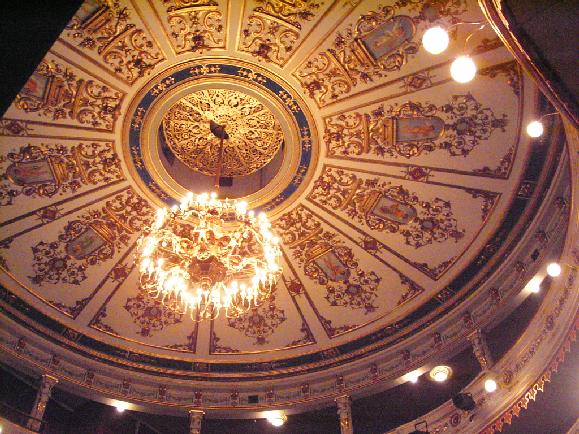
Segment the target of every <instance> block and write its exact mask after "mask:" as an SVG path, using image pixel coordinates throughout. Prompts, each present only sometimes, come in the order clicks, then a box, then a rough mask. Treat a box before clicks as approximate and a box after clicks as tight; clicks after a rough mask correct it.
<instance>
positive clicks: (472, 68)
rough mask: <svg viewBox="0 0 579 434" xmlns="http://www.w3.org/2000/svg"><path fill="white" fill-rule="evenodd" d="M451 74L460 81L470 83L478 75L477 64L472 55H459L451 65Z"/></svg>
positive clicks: (455, 79)
mask: <svg viewBox="0 0 579 434" xmlns="http://www.w3.org/2000/svg"><path fill="white" fill-rule="evenodd" d="M450 75H451V77H452V79H453V80H454V81H456V82H458V83H468V82H469V81H472V79H473V78H474V76H475V75H476V65H475V63H474V60H472V58H471V57H470V56H459V57H457V58H456V59H454V62H452V64H451V65H450Z"/></svg>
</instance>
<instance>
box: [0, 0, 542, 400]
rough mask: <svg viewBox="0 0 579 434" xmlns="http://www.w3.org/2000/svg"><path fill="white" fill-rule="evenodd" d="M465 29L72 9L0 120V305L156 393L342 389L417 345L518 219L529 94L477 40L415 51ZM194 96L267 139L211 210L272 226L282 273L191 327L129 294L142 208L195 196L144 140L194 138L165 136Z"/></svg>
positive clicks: (356, 19)
mask: <svg viewBox="0 0 579 434" xmlns="http://www.w3.org/2000/svg"><path fill="white" fill-rule="evenodd" d="M480 19H482V14H481V13H480V10H479V8H478V5H477V2H476V1H474V0H472V1H471V0H469V1H466V0H458V1H457V0H453V1H438V2H431V3H423V2H416V1H396V2H394V1H391V2H382V3H380V2H376V1H353V0H350V1H346V0H336V1H329V0H328V1H324V2H318V1H310V0H304V1H282V0H255V1H253V0H251V1H250V0H248V1H244V2H237V1H233V0H230V1H226V0H219V1H214V0H148V1H131V0H115V1H112V2H107V5H105V4H104V3H102V2H96V1H93V0H89V1H87V2H85V4H84V5H83V6H82V8H81V9H80V10H79V12H78V13H77V14H76V16H75V17H74V18H73V19H72V21H71V22H70V23H69V25H68V26H67V27H66V28H65V30H64V31H63V33H62V34H61V36H60V38H59V40H58V41H57V42H56V43H55V45H54V46H53V47H52V49H51V50H50V51H49V52H48V53H47V54H46V56H45V58H44V60H43V61H42V63H41V64H40V65H39V66H38V68H37V69H36V71H35V72H34V74H33V75H32V76H31V77H30V79H29V81H28V82H27V83H26V85H25V86H24V88H23V89H22V90H21V91H20V93H19V94H18V96H17V97H16V99H15V101H14V102H13V104H12V105H11V107H10V108H9V110H8V111H7V113H6V114H5V116H4V118H2V119H1V120H0V173H1V178H0V210H1V217H0V265H1V267H2V269H3V270H4V275H3V276H2V282H3V284H4V285H5V286H6V288H7V290H8V291H10V293H12V294H14V296H16V297H20V298H22V299H24V300H26V302H27V303H30V304H31V306H33V307H34V309H37V311H38V312H39V315H40V314H43V315H47V316H48V317H50V318H51V319H52V320H54V321H55V322H56V323H58V324H62V326H63V327H66V328H67V329H68V330H71V332H70V333H71V334H74V336H76V338H77V340H76V341H75V345H78V346H80V345H81V343H82V345H86V346H87V348H88V347H90V348H92V349H91V350H90V351H92V353H91V354H92V356H94V357H95V358H96V357H97V355H99V354H101V353H103V354H104V353H105V352H106V353H107V354H108V355H106V356H103V360H107V361H110V360H111V358H113V357H117V358H119V357H120V356H119V354H124V353H126V352H128V351H130V352H132V353H133V354H138V357H137V356H135V357H137V358H138V360H139V363H141V364H142V366H141V368H142V369H143V370H144V371H147V369H149V367H148V365H147V363H150V364H151V366H153V365H155V367H154V368H151V371H154V373H155V375H164V373H166V371H168V370H171V369H173V368H174V369H175V370H178V371H179V372H182V371H186V370H187V369H196V368H191V367H192V366H198V365H195V363H199V364H200V365H199V366H201V365H202V366H203V370H204V371H203V370H202V371H203V372H211V373H212V376H211V375H207V376H206V380H207V381H213V380H215V381H221V379H219V378H217V379H215V377H218V376H219V373H220V372H228V375H230V376H231V377H235V376H236V375H237V373H238V372H242V371H243V372H244V373H243V375H241V374H239V377H235V378H236V380H240V381H242V380H243V381H246V380H252V379H253V378H254V376H255V378H257V377H259V376H260V375H270V370H271V369H274V368H276V367H279V366H283V369H287V371H283V370H280V371H276V372H275V375H281V376H283V375H286V373H287V372H290V371H292V370H293V371H295V372H301V371H302V370H303V371H304V372H310V370H317V369H321V368H320V366H321V365H322V364H328V365H330V364H331V365H332V366H333V367H335V368H336V369H338V368H337V367H339V366H341V365H342V363H347V362H348V360H350V361H351V360H353V359H354V358H356V357H358V355H359V354H363V353H364V351H366V350H365V349H366V348H367V352H368V354H369V353H370V352H372V351H374V350H375V348H376V347H378V346H380V345H383V346H382V347H380V348H382V350H384V351H386V350H387V349H388V348H389V347H390V342H394V341H396V342H402V341H403V339H406V338H408V339H414V338H415V339H418V338H419V337H420V336H422V335H420V333H427V332H425V331H416V332H414V330H423V328H424V327H427V326H428V325H429V324H433V323H434V322H435V321H439V323H440V322H444V321H446V318H447V316H446V314H447V313H451V312H452V309H454V308H456V306H458V305H459V304H460V303H462V301H464V300H463V298H460V297H459V296H457V294H459V293H461V294H462V292H461V291H462V287H460V288H455V287H453V286H452V284H453V283H452V282H454V281H455V280H456V281H460V282H462V283H461V285H462V284H464V291H466V290H467V288H468V289H469V290H470V288H471V287H470V283H471V279H472V277H473V276H474V274H475V272H474V271H473V270H474V269H477V270H478V268H477V267H478V265H477V264H483V263H486V262H487V261H488V260H489V257H490V256H492V255H491V254H489V255H487V256H485V257H484V258H483V259H484V260H481V259H480V255H481V253H480V252H481V249H483V248H487V247H488V245H489V244H492V243H495V244H496V241H494V240H496V238H497V233H496V231H497V229H498V228H499V227H503V226H502V225H504V224H505V221H506V219H507V216H510V215H511V214H510V213H514V214H515V215H520V213H521V212H522V207H523V205H521V204H520V203H519V202H517V201H516V200H514V199H515V197H520V196H521V191H522V190H521V189H520V185H521V182H522V180H523V178H524V173H525V170H526V169H527V162H528V160H529V158H530V155H531V152H532V151H533V148H532V143H531V142H530V140H529V139H527V138H526V137H525V136H523V135H522V134H521V124H522V122H523V121H524V120H527V119H528V118H530V116H531V115H532V114H534V113H536V111H537V110H538V97H537V90H536V88H535V86H534V84H533V83H532V82H531V81H530V80H528V79H527V78H526V77H525V76H524V75H523V73H522V72H521V70H520V68H519V67H518V66H517V65H516V63H515V62H514V60H513V58H512V57H511V56H510V54H509V53H508V51H507V50H506V49H505V48H504V47H503V46H502V45H501V44H500V42H499V41H498V39H497V38H496V37H495V35H494V33H492V31H491V30H489V29H485V30H482V31H479V32H476V33H474V35H473V36H472V38H469V41H468V43H467V44H466V45H465V42H464V41H465V39H466V37H467V36H468V34H469V33H470V32H471V30H473V29H474V28H473V27H472V26H471V27H468V26H467V27H463V26H456V27H453V31H452V32H451V46H450V48H449V50H448V51H447V52H445V53H444V54H441V55H440V56H433V55H431V54H428V53H427V52H425V50H424V49H423V48H422V46H421V42H420V41H421V37H422V34H423V32H424V31H425V30H426V29H427V28H428V27H430V26H432V25H434V24H439V25H447V26H450V25H452V24H453V23H457V22H458V21H460V20H470V21H476V20H480ZM463 51H467V52H469V53H471V55H472V56H473V57H474V59H475V61H476V62H477V63H478V65H479V73H478V76H477V78H476V79H475V80H474V81H473V82H471V83H469V84H458V83H455V82H454V81H452V79H451V78H450V73H449V65H450V63H451V61H452V60H453V58H454V57H455V56H456V55H457V54H459V53H461V52H463ZM209 93H210V94H211V95H214V96H215V95H216V96H217V99H216V100H219V96H220V95H221V96H223V95H226V94H227V95H236V96H235V98H234V99H235V101H240V102H239V105H240V107H237V106H236V109H235V110H233V108H231V107H230V108H231V110H229V111H228V113H226V114H227V115H228V116H230V117H231V120H230V122H229V125H230V126H231V127H232V128H233V125H238V126H239V125H241V126H243V125H244V123H247V122H248V118H246V117H244V115H243V113H245V112H244V110H246V109H247V108H248V107H249V105H248V106H247V107H246V106H245V105H244V104H246V103H247V101H252V104H253V106H256V105H261V106H263V107H266V108H267V110H268V111H269V113H270V114H271V117H273V118H275V119H276V121H277V122H278V123H279V128H278V129H277V130H276V131H277V132H278V133H279V134H280V135H283V143H281V145H280V143H279V141H273V140H272V143H273V142H276V143H275V145H276V146H278V147H279V152H278V150H277V148H276V149H275V150H274V151H275V152H271V155H269V154H268V155H269V156H270V157H271V159H272V161H274V159H275V165H270V166H268V168H267V169H263V168H261V167H252V170H253V172H252V173H251V175H252V176H254V178H251V179H249V178H244V177H243V175H244V173H242V172H241V171H238V172H235V171H234V169H235V168H234V167H232V168H231V170H232V173H235V174H236V175H240V176H237V177H236V176H233V177H232V181H231V183H232V186H231V187H230V188H228V189H227V190H226V189H225V187H224V189H223V191H224V192H226V193H223V194H224V195H229V196H230V197H244V198H245V199H247V200H248V201H249V202H250V204H252V206H255V207H257V208H259V209H261V210H264V211H266V212H268V213H269V215H270V218H271V220H272V224H273V226H274V228H275V230H276V231H277V232H278V234H279V236H280V237H281V239H282V250H283V254H284V258H283V268H284V270H283V276H282V277H281V279H280V280H279V282H278V283H277V286H276V290H275V291H274V294H273V296H272V299H271V300H270V301H268V302H266V303H264V304H263V305H262V306H260V307H258V308H256V309H254V310H252V311H250V312H248V313H247V314H246V315H243V316H241V317H239V318H223V317H221V318H218V319H217V320H215V321H213V322H208V321H201V322H196V321H195V320H194V319H191V318H190V317H188V316H187V315H182V314H179V313H175V312H171V311H169V310H168V309H167V308H166V307H164V306H162V304H161V303H160V302H159V301H158V300H155V299H152V298H151V297H149V296H148V294H147V293H146V292H145V291H143V290H142V289H141V288H140V286H139V280H138V273H137V270H136V269H135V267H134V250H133V249H134V245H135V242H136V240H137V238H138V236H139V234H140V232H141V230H142V229H143V228H144V226H145V225H147V224H148V223H149V222H150V220H151V218H152V215H153V212H154V210H155V209H156V208H157V207H159V206H161V205H165V204H171V203H174V202H175V201H178V200H180V199H181V198H182V196H183V194H184V192H185V191H186V190H187V189H192V190H194V192H196V193H201V192H202V191H201V189H202V188H201V187H200V186H201V185H211V184H210V182H211V180H212V178H211V176H210V175H211V174H209V175H208V174H207V172H208V171H210V170H211V168H208V167H203V168H197V169H203V170H197V169H196V167H195V165H194V164H193V165H192V166H193V167H189V166H187V165H185V164H182V165H175V164H173V163H171V162H172V161H173V162H174V161H175V158H177V159H179V160H187V159H186V158H184V156H183V155H175V154H174V150H175V149H178V151H179V152H181V151H182V150H181V149H180V148H178V147H177V148H175V147H174V146H173V147H171V146H166V145H163V141H162V140H160V139H159V138H160V137H167V135H166V134H165V133H166V131H164V129H163V128H164V126H167V127H173V126H174V127H175V128H176V129H178V130H179V131H177V133H178V134H177V133H176V134H175V135H174V138H175V137H178V138H179V139H178V140H181V141H182V142H183V143H186V142H187V140H189V138H190V137H189V136H188V134H189V132H190V131H193V130H195V131H197V130H199V131H206V130H207V128H206V127H207V125H205V124H207V123H208V122H209V120H210V119H213V117H212V116H217V114H216V113H217V108H215V107H213V109H212V108H211V107H209V106H207V107H206V109H205V110H201V111H202V112H203V113H202V114H203V116H200V117H199V116H198V117H197V118H195V119H193V118H192V119H187V118H186V116H185V118H186V119H181V121H182V122H181V123H179V122H174V121H175V120H176V119H175V116H176V115H175V114H174V113H173V112H172V111H171V107H173V106H174V105H175V104H176V103H177V102H178V101H186V100H187V98H193V97H192V96H191V95H197V96H199V95H201V94H204V95H205V94H209ZM239 95H241V96H239ZM198 99H199V98H198ZM247 104H249V103H247ZM219 109H220V110H221V109H223V107H221V106H220V107H219ZM223 110H225V109H223ZM223 110H222V111H223ZM226 111H227V110H226ZM185 112H186V111H185ZM179 116H181V117H183V113H180V114H179ZM224 116H225V115H224ZM234 118H235V119H234ZM196 122H197V123H203V122H205V124H203V125H202V126H203V128H197V125H195V123H196ZM183 125H186V128H185V130H183V128H182V127H183ZM276 125H277V124H276ZM226 128H227V125H226ZM256 128H257V127H256ZM260 128H261V127H260ZM264 128H265V127H264ZM173 132H174V131H171V132H170V133H171V134H172V133H173ZM171 134H169V135H171ZM171 137H173V136H171ZM195 139H196V140H201V142H200V143H201V145H202V146H200V148H203V145H206V147H207V148H209V147H210V143H209V138H207V140H206V141H205V142H204V141H203V140H204V138H203V137H202V136H199V137H196V138H195ZM175 140H176V141H178V140H177V139H175ZM180 143H181V142H180ZM244 143H246V142H244ZM264 143H265V141H264ZM173 144H174V143H173ZM250 145H251V143H250ZM249 148H251V146H250V147H249ZM195 149H198V148H195ZM245 151H247V149H246V150H245ZM245 151H244V154H243V155H251V152H250V151H251V149H249V151H248V152H245ZM183 152H186V151H183ZM274 154H275V158H274ZM240 155H241V154H240ZM187 161H188V160H187ZM268 161H269V160H268ZM228 164H231V165H234V164H235V161H233V162H231V163H228ZM256 164H257V163H256ZM177 166H178V168H177ZM262 170H263V171H262ZM256 179H260V182H259V185H258V186H256V187H255V189H254V191H253V192H252V193H251V194H249V195H247V194H246V193H243V192H246V191H247V185H248V184H252V183H254V184H257V182H256V181H255V180H256ZM541 182H542V181H541ZM535 187H536V188H537V189H539V187H540V186H535ZM535 187H533V188H535ZM243 189H246V190H243ZM198 190H199V191H198ZM523 193H524V191H523ZM517 194H518V195H519V196H517ZM523 197H525V196H524V195H523ZM516 213H519V214H516ZM509 218H510V217H509ZM511 229H512V226H509V229H508V230H507V232H508V231H510V230H511ZM506 235H507V234H502V235H501V237H502V239H504V238H505V237H506ZM493 246H494V247H493ZM491 247H492V248H493V249H494V250H493V252H496V251H497V250H498V247H496V246H495V245H494V244H493V245H492V246H491ZM495 247H496V248H495ZM489 249H490V248H489ZM491 250H492V249H491ZM488 251H490V250H488ZM476 258H478V259H476ZM477 260H478V261H479V262H476V261H477ZM481 266H482V265H481ZM469 267H470V268H469ZM472 290H473V291H476V288H475V289H472ZM461 297H462V296H461ZM31 321H32V320H31ZM448 321H451V320H448ZM78 336H82V338H78ZM85 343H86V344H85ZM356 351H358V353H356ZM111 354H114V356H111ZM346 355H347V356H348V357H350V356H351V357H352V359H347V357H346ZM99 357H100V356H99ZM397 357H398V356H397ZM115 360H116V359H115ZM133 362H134V360H131V362H130V363H133ZM254 362H255V364H254ZM258 362H259V363H263V364H264V365H261V364H258ZM127 363H128V362H127ZM135 363H136V362H135ZM192 363H193V364H192ZM267 363H269V365H267V366H266V364H267ZM253 364H254V365H253ZM159 366H161V368H160V367H159ZM264 366H265V367H264ZM131 367H133V366H132V365H131ZM280 369H281V368H280ZM147 372H148V371H147ZM159 372H161V373H159ZM295 372H292V375H294V374H295ZM175 375H176V374H175ZM271 375H273V374H271ZM288 375H289V374H288ZM216 399H217V398H216ZM219 399H222V398H219ZM220 402H221V401H220Z"/></svg>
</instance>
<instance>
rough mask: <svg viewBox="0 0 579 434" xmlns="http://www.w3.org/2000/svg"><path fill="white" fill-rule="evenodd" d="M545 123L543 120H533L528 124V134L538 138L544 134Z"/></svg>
mask: <svg viewBox="0 0 579 434" xmlns="http://www.w3.org/2000/svg"><path fill="white" fill-rule="evenodd" d="M543 131H544V128H543V123H542V122H541V121H532V122H529V124H528V125H527V134H528V135H529V137H533V138H537V137H541V136H542V135H543Z"/></svg>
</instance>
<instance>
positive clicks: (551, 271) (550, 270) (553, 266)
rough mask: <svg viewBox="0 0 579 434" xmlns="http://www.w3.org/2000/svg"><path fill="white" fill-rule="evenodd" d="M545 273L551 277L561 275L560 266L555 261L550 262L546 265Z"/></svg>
mask: <svg viewBox="0 0 579 434" xmlns="http://www.w3.org/2000/svg"><path fill="white" fill-rule="evenodd" d="M547 274H548V275H549V276H551V277H557V276H560V275H561V266H560V265H559V264H557V263H556V262H552V263H550V264H549V265H547Z"/></svg>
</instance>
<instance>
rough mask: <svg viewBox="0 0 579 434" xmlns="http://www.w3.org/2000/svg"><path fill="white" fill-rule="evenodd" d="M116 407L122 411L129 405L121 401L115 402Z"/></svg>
mask: <svg viewBox="0 0 579 434" xmlns="http://www.w3.org/2000/svg"><path fill="white" fill-rule="evenodd" d="M115 407H116V408H117V411H118V412H119V413H122V412H123V411H125V410H126V409H127V408H128V407H129V405H128V404H127V403H126V402H122V401H119V402H117V403H116V404H115Z"/></svg>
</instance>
